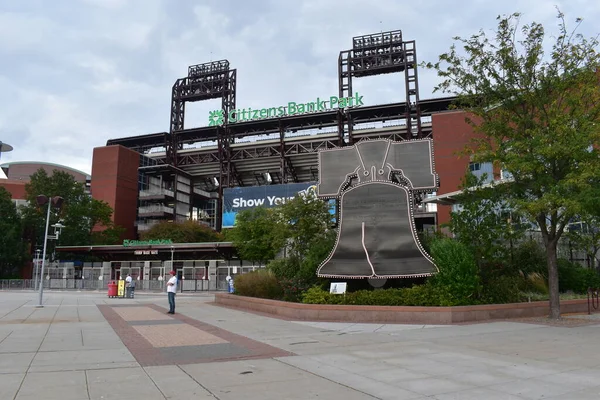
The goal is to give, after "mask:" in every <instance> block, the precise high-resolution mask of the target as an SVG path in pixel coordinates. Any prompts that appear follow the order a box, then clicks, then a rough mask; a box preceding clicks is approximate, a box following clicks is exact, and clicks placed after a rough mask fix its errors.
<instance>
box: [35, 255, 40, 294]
mask: <svg viewBox="0 0 600 400" xmlns="http://www.w3.org/2000/svg"><path fill="white" fill-rule="evenodd" d="M40 252H41V250H40V249H35V274H34V279H33V287H34V290H37V289H38V286H37V285H38V276H39V273H40Z"/></svg>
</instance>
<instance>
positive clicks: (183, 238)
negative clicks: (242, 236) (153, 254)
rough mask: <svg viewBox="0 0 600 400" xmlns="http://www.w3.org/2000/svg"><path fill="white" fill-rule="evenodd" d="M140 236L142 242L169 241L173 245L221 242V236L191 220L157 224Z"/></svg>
mask: <svg viewBox="0 0 600 400" xmlns="http://www.w3.org/2000/svg"><path fill="white" fill-rule="evenodd" d="M140 236H141V239H142V240H157V239H170V240H172V241H173V242H175V243H204V242H222V241H223V235H221V234H220V233H218V232H216V231H215V230H213V229H211V228H210V227H208V226H206V225H203V224H200V223H198V222H196V221H192V220H188V221H183V222H170V221H163V222H159V223H158V224H156V225H154V226H153V227H152V228H150V229H148V230H147V231H145V232H144V233H142V234H141V235H140Z"/></svg>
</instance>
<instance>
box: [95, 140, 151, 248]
mask: <svg viewBox="0 0 600 400" xmlns="http://www.w3.org/2000/svg"><path fill="white" fill-rule="evenodd" d="M139 163H140V155H139V153H137V152H135V151H133V150H130V149H127V148H126V147H123V146H105V147H96V148H95V149H94V153H93V159H92V182H91V191H92V197H93V198H95V199H97V200H102V201H105V202H107V203H108V204H109V205H110V206H111V207H112V209H113V221H114V223H115V224H116V225H120V226H122V227H124V228H125V229H126V233H125V235H124V236H123V239H135V228H134V222H135V215H136V211H137V199H138V166H139Z"/></svg>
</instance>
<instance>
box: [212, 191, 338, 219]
mask: <svg viewBox="0 0 600 400" xmlns="http://www.w3.org/2000/svg"><path fill="white" fill-rule="evenodd" d="M295 196H314V197H316V183H315V182H306V183H290V184H287V185H264V186H246V187H237V188H226V189H223V228H232V227H233V226H234V225H235V218H236V216H237V213H238V212H240V211H243V210H248V209H251V208H255V207H265V208H272V207H275V206H278V205H280V204H283V203H285V202H286V201H288V200H291V199H293V198H294V197H295ZM332 206H333V207H335V203H332ZM331 212H332V213H335V208H332V210H331Z"/></svg>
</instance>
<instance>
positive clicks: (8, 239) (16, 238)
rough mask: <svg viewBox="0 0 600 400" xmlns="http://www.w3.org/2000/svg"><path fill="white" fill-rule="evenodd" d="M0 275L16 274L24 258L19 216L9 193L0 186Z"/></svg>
mask: <svg viewBox="0 0 600 400" xmlns="http://www.w3.org/2000/svg"><path fill="white" fill-rule="evenodd" d="M0 216H1V217H0V232H2V233H1V234H0V277H3V278H8V277H12V276H14V275H15V274H18V272H19V269H20V267H21V266H22V265H23V261H24V260H25V248H24V245H23V239H22V234H21V233H22V231H21V218H20V216H19V214H18V213H17V208H16V206H15V204H14V203H13V202H12V200H11V196H10V193H9V192H8V191H7V190H6V189H4V188H3V187H0Z"/></svg>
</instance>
